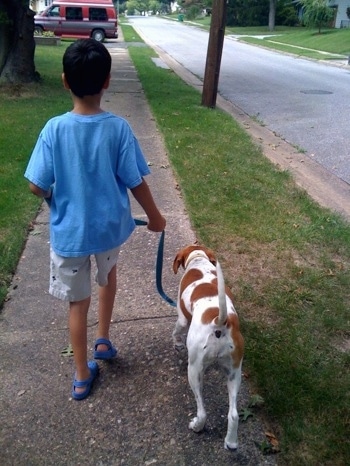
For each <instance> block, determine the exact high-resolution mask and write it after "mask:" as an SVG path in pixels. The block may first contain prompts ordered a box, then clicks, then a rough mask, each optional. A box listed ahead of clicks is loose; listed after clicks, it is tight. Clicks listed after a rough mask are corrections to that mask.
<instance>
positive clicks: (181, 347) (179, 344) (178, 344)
mask: <svg viewBox="0 0 350 466" xmlns="http://www.w3.org/2000/svg"><path fill="white" fill-rule="evenodd" d="M174 348H175V350H176V351H177V352H178V353H183V352H184V351H185V349H186V346H185V344H184V343H182V342H176V343H175V344H174Z"/></svg>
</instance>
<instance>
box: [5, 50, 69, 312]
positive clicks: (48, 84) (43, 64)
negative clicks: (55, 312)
mask: <svg viewBox="0 0 350 466" xmlns="http://www.w3.org/2000/svg"><path fill="white" fill-rule="evenodd" d="M63 50H64V46H62V47H47V46H45V47H44V46H41V47H40V46H38V47H37V52H36V63H37V70H38V71H39V72H40V74H41V76H42V82H41V83H40V84H31V85H28V86H5V87H1V88H0V98H1V106H0V120H1V127H2V130H1V132H0V147H1V151H0V212H1V216H0V257H1V261H0V308H1V306H2V304H3V301H4V299H5V297H6V294H7V288H8V286H9V284H10V280H11V278H12V274H13V273H14V271H15V268H16V266H17V263H18V258H19V255H20V254H21V251H22V249H23V244H24V241H25V239H26V236H27V233H28V228H29V226H30V221H31V220H32V218H33V216H34V214H35V212H36V211H37V210H38V208H39V205H40V203H39V201H38V199H37V198H36V197H35V196H33V195H31V194H30V193H29V189H28V184H27V182H26V181H25V179H24V178H23V173H24V170H25V167H26V165H27V163H28V160H29V156H30V152H31V150H32V148H33V146H34V144H35V141H36V139H37V137H38V135H39V132H40V130H41V128H42V127H43V125H44V124H45V123H46V121H47V120H48V118H50V117H51V116H53V115H55V114H57V113H62V112H63V111H65V110H66V109H67V106H68V105H69V99H70V98H69V95H68V93H67V92H66V91H64V90H63V87H62V85H61V81H60V76H61V72H62V66H61V57H62V55H63Z"/></svg>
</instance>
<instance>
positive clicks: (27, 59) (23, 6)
mask: <svg viewBox="0 0 350 466" xmlns="http://www.w3.org/2000/svg"><path fill="white" fill-rule="evenodd" d="M34 15H35V13H34V11H32V10H30V9H29V7H28V1H26V0H2V1H1V5H0V43H1V50H0V82H1V83H13V84H18V83H29V82H32V81H37V80H38V79H39V74H38V73H37V72H36V71H35V64H34V52H35V40H34Z"/></svg>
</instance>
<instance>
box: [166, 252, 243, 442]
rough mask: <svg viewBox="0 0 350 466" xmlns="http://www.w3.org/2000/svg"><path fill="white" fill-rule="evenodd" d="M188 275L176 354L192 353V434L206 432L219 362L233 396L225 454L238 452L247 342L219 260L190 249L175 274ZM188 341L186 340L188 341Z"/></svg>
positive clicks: (179, 256)
mask: <svg viewBox="0 0 350 466" xmlns="http://www.w3.org/2000/svg"><path fill="white" fill-rule="evenodd" d="M180 267H183V268H184V269H185V272H184V275H183V277H182V279H181V282H180V286H179V292H178V300H177V311H178V319H177V322H176V325H175V329H174V331H173V340H174V345H175V348H176V349H177V350H178V351H181V350H184V349H185V342H186V346H187V350H188V381H189V384H190V386H191V389H192V391H193V394H194V396H195V399H196V402H197V415H196V417H194V418H193V419H192V420H191V422H190V424H189V428H190V429H192V430H193V431H194V432H200V431H202V430H203V428H204V425H205V422H206V419H207V414H206V411H205V408H204V403H203V377H204V373H205V370H206V369H207V368H208V367H209V366H210V365H211V364H213V363H214V362H217V363H219V365H220V366H221V367H222V368H223V369H224V371H225V373H226V374H227V388H228V393H229V412H228V427H227V434H226V437H225V444H224V446H225V448H226V449H228V450H235V449H237V446H238V441H237V430H238V420H239V417H238V412H237V395H238V391H239V387H240V384H241V372H242V360H243V352H244V340H243V337H242V335H241V332H240V329H239V320H238V316H237V313H236V311H235V308H234V305H233V296H232V293H231V291H230V289H229V288H228V287H226V286H225V282H224V277H223V273H222V270H221V266H220V264H219V262H218V261H217V259H216V257H215V254H214V252H213V251H211V250H210V249H208V248H206V247H203V246H195V245H194V246H187V247H185V248H184V249H182V250H181V251H179V252H178V254H177V255H176V257H175V259H174V263H173V271H174V273H175V274H177V272H178V270H179V268H180ZM186 335H187V338H186Z"/></svg>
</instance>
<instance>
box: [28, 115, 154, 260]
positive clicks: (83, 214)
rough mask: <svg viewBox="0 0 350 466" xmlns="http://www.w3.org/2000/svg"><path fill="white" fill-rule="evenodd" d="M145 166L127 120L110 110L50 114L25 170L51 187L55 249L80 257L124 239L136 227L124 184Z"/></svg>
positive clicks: (132, 182) (135, 181) (138, 177)
mask: <svg viewBox="0 0 350 466" xmlns="http://www.w3.org/2000/svg"><path fill="white" fill-rule="evenodd" d="M149 173H150V170H149V168H148V165H147V163H146V161H145V158H144V156H143V153H142V151H141V148H140V146H139V144H138V141H137V139H136V138H135V136H134V134H133V132H132V130H131V128H130V126H129V124H128V123H127V121H126V120H124V119H123V118H120V117H118V116H116V115H113V114H112V113H109V112H103V113H99V114H96V115H78V114H75V113H72V112H68V113H65V114H63V115H60V116H57V117H55V118H52V119H51V120H49V121H48V122H47V124H46V125H45V127H44V128H43V130H42V131H41V133H40V136H39V138H38V141H37V143H36V145H35V148H34V150H33V153H32V155H31V158H30V161H29V164H28V166H27V169H26V172H25V174H24V176H25V177H26V178H27V179H28V180H29V181H30V182H32V183H33V184H35V185H36V186H38V187H39V188H41V189H43V190H48V189H49V188H50V187H51V188H52V193H53V194H52V199H51V204H50V240H51V246H52V248H53V250H54V251H55V252H56V254H58V255H60V256H64V257H79V256H87V255H90V254H96V253H99V252H103V251H108V250H109V249H112V248H115V247H117V246H120V245H121V244H123V243H124V242H125V241H126V240H127V239H128V237H129V236H130V235H131V233H132V232H133V230H134V228H135V222H134V220H133V218H132V215H131V209H130V201H129V196H128V192H127V189H132V188H135V187H136V186H138V185H139V184H141V182H142V177H143V176H145V175H147V174H149Z"/></svg>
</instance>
